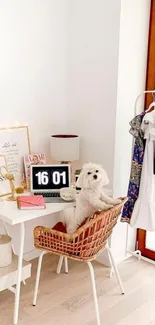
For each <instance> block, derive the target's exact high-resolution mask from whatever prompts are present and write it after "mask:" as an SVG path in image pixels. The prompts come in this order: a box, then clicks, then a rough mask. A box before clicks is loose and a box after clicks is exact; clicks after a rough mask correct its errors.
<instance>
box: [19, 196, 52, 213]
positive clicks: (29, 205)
mask: <svg viewBox="0 0 155 325" xmlns="http://www.w3.org/2000/svg"><path fill="white" fill-rule="evenodd" d="M17 206H18V209H20V210H37V209H39V210H40V209H45V208H46V204H45V200H44V198H43V196H42V195H23V196H22V195H19V196H18V197H17Z"/></svg>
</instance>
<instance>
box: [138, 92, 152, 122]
mask: <svg viewBox="0 0 155 325" xmlns="http://www.w3.org/2000/svg"><path fill="white" fill-rule="evenodd" d="M145 94H152V96H153V98H154V99H155V90H154V89H152V90H145V91H143V92H142V93H140V94H139V95H138V96H137V98H136V100H135V109H134V116H136V115H137V103H138V100H139V98H140V97H141V96H142V95H143V96H144V95H145ZM154 102H155V100H154ZM153 106H154V105H153ZM149 109H150V108H149ZM147 110H148V109H147ZM145 112H146V111H145Z"/></svg>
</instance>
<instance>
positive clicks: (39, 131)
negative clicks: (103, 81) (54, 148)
mask: <svg viewBox="0 0 155 325" xmlns="http://www.w3.org/2000/svg"><path fill="white" fill-rule="evenodd" d="M66 3H67V1H65V0H46V1H42V0H26V1H24V0H23V1H20V0H15V1H12V0H5V1H0V42H1V51H0V94H1V95H0V107H1V120H0V124H2V125H6V124H7V125H8V124H10V125H12V123H13V124H14V123H15V122H19V123H24V124H25V123H28V125H29V128H30V134H31V144H32V150H46V151H48V137H49V135H50V134H51V133H52V132H55V131H56V132H57V131H58V132H59V130H61V128H63V127H64V124H65V115H66V112H65V110H66V91H65V87H66V72H67V71H66V70H67V67H66V57H67V43H66V35H67V34H66V18H67V6H66Z"/></svg>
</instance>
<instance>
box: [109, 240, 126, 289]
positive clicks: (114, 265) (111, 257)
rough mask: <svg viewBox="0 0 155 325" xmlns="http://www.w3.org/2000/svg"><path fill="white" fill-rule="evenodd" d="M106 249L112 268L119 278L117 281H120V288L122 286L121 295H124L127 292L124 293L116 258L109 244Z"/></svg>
mask: <svg viewBox="0 0 155 325" xmlns="http://www.w3.org/2000/svg"><path fill="white" fill-rule="evenodd" d="M106 248H107V251H108V255H109V259H110V262H111V265H112V268H113V270H114V271H115V274H116V277H117V280H118V283H119V286H120V289H121V293H122V294H123V295H124V293H125V292H124V287H123V283H122V280H121V277H120V275H119V272H118V268H117V265H116V263H115V260H114V257H113V255H112V252H111V249H110V247H109V245H108V244H107V246H106Z"/></svg>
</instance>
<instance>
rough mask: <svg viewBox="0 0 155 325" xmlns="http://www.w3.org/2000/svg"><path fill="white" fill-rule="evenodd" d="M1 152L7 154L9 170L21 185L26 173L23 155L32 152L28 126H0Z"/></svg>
mask: <svg viewBox="0 0 155 325" xmlns="http://www.w3.org/2000/svg"><path fill="white" fill-rule="evenodd" d="M0 153H1V154H3V155H5V157H6V163H7V169H8V172H9V173H11V174H13V175H14V177H15V181H16V184H18V186H20V182H21V179H22V175H23V173H24V165H23V156H24V155H25V154H30V140H29V132H28V127H27V126H17V127H16V126H14V127H9V128H5V127H4V128H0Z"/></svg>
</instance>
